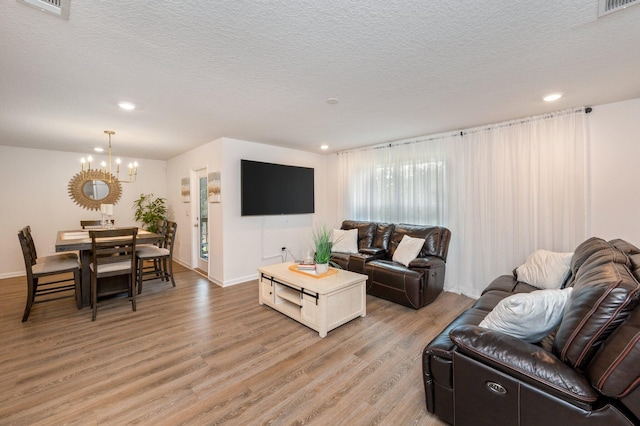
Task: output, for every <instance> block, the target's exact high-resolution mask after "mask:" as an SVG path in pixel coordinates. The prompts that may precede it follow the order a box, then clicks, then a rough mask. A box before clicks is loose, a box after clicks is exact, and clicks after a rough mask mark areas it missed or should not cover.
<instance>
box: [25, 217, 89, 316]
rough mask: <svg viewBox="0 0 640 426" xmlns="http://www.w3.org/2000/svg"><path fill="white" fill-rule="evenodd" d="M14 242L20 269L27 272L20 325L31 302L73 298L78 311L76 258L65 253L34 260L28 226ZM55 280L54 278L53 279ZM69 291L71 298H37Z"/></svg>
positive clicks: (34, 252) (34, 253) (78, 275)
mask: <svg viewBox="0 0 640 426" xmlns="http://www.w3.org/2000/svg"><path fill="white" fill-rule="evenodd" d="M18 239H19V240H20V247H21V249H22V256H23V257H24V266H25V269H26V272H27V303H26V306H25V308H24V314H23V315H22V322H25V321H26V320H27V319H28V318H29V314H30V313H31V307H32V306H33V305H34V304H35V303H40V302H48V301H53V300H58V299H62V298H67V297H75V299H76V306H77V307H78V309H80V308H82V300H81V298H80V292H81V290H80V284H81V282H80V277H81V275H80V262H79V261H78V256H77V255H75V254H73V253H65V254H60V255H53V256H45V257H41V258H38V255H37V253H36V247H35V243H34V242H33V237H32V235H31V227H29V226H25V227H24V228H22V229H21V230H20V231H18ZM69 274H73V278H70V277H69ZM45 277H51V278H52V279H54V280H53V281H51V280H50V278H46V279H45ZM56 277H57V278H58V279H55V278H56ZM71 290H73V292H74V294H73V295H68V294H67V295H62V296H59V297H41V296H48V295H51V294H56V293H62V292H69V291H71ZM36 297H38V300H36Z"/></svg>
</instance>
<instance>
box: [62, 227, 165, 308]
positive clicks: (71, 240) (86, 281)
mask: <svg viewBox="0 0 640 426" xmlns="http://www.w3.org/2000/svg"><path fill="white" fill-rule="evenodd" d="M162 238H163V236H162V235H160V234H155V233H153V232H149V231H145V230H144V229H138V236H137V238H136V245H138V244H154V243H156V242H158V241H161V240H162ZM65 251H78V252H79V253H80V263H81V276H82V285H81V291H80V292H81V299H82V306H83V307H85V306H89V305H90V304H91V270H90V269H89V264H90V263H91V238H89V231H88V230H71V231H58V236H57V238H56V252H65Z"/></svg>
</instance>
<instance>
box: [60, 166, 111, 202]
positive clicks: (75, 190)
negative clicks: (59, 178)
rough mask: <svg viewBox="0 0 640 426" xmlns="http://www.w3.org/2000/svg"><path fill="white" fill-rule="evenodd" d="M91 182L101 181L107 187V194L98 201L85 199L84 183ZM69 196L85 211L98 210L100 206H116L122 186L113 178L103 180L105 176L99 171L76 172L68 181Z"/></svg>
mask: <svg viewBox="0 0 640 426" xmlns="http://www.w3.org/2000/svg"><path fill="white" fill-rule="evenodd" d="M92 180H101V181H103V182H104V183H105V184H106V185H107V186H108V187H109V194H107V196H106V197H104V198H102V199H100V200H93V199H91V198H89V197H87V196H86V195H85V194H84V192H83V191H82V189H83V188H84V185H85V183H87V182H89V181H92ZM68 190H69V196H70V197H71V199H72V200H73V201H74V202H75V203H76V204H77V205H79V206H80V207H83V208H85V209H87V210H100V204H117V202H118V200H119V199H120V195H122V185H121V184H120V182H119V181H118V180H117V179H116V177H115V176H113V175H112V176H111V179H109V180H105V174H104V173H103V172H102V171H100V170H89V171H86V172H78V173H77V174H76V175H75V176H73V177H72V178H71V180H70V181H69V186H68Z"/></svg>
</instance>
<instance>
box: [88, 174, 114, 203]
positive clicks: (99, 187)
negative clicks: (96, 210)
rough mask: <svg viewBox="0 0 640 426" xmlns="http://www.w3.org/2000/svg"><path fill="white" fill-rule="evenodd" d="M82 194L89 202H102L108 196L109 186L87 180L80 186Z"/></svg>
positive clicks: (102, 182)
mask: <svg viewBox="0 0 640 426" xmlns="http://www.w3.org/2000/svg"><path fill="white" fill-rule="evenodd" d="M82 193H83V194H84V196H85V197H88V198H90V199H91V200H104V199H105V198H107V197H108V196H109V184H108V183H107V182H105V181H103V180H100V179H94V180H88V181H86V182H85V183H84V184H83V185H82Z"/></svg>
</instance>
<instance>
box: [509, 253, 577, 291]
mask: <svg viewBox="0 0 640 426" xmlns="http://www.w3.org/2000/svg"><path fill="white" fill-rule="evenodd" d="M572 256H573V253H556V252H553V251H548V250H536V251H534V252H533V253H531V255H530V256H529V257H528V258H527V261H526V262H525V264H524V265H520V266H518V267H517V268H516V276H517V278H518V281H522V282H524V283H527V284H529V285H532V286H534V287H538V288H541V289H550V288H560V287H561V286H562V283H563V282H564V279H565V278H566V276H567V274H568V273H569V265H570V264H571V257H572Z"/></svg>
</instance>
